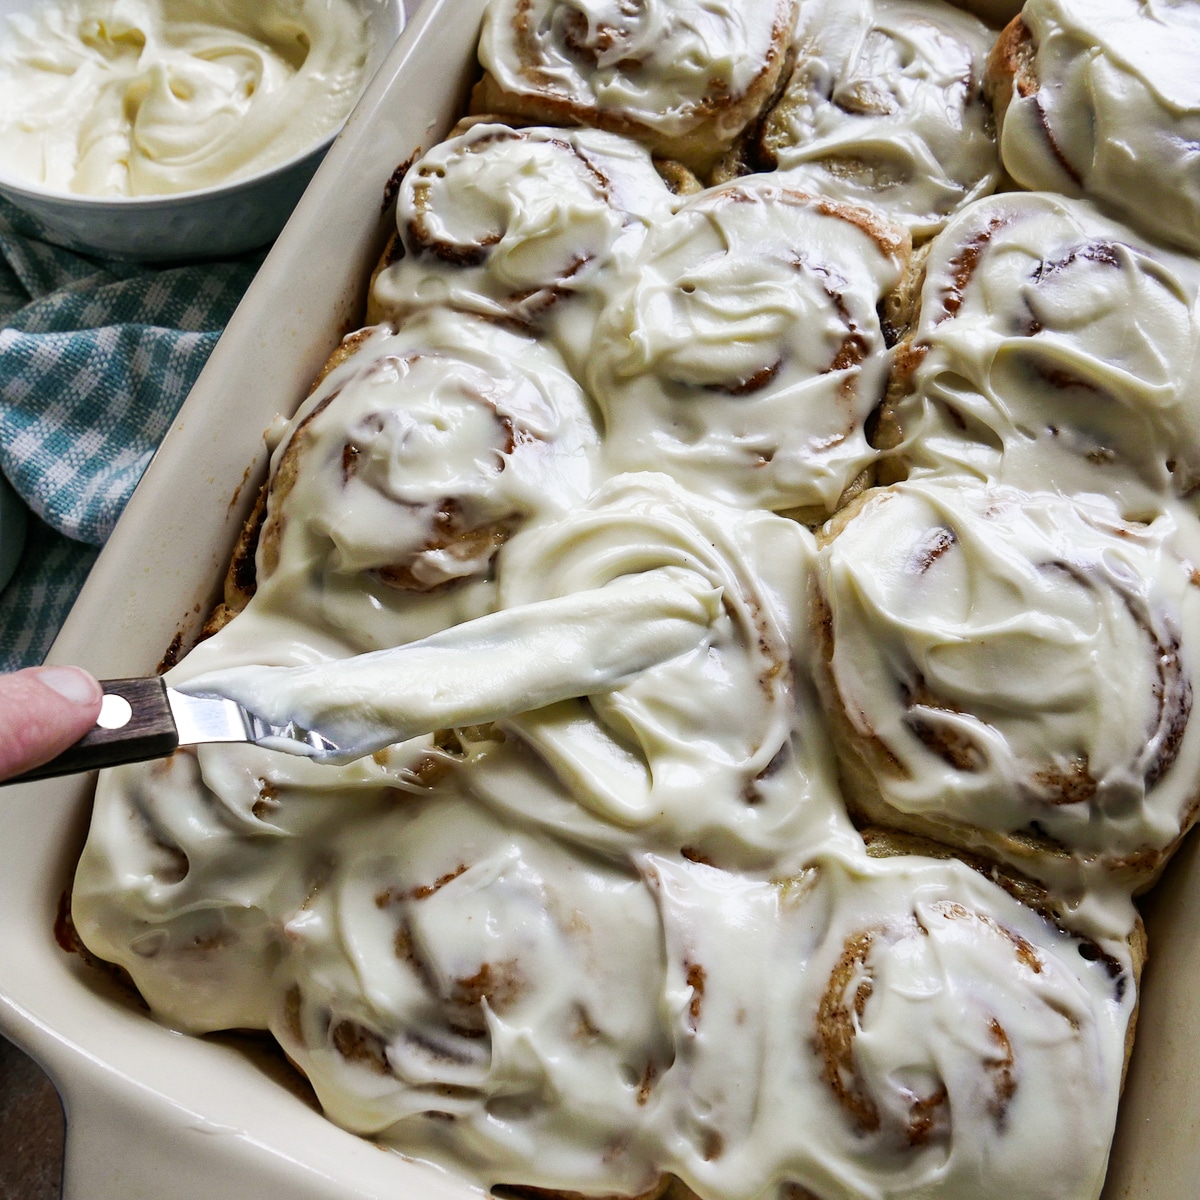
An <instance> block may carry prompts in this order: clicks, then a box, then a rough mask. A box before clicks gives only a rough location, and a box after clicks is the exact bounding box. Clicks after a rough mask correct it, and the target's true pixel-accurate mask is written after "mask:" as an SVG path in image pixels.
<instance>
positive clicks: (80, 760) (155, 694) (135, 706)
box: [5, 678, 179, 783]
mask: <svg viewBox="0 0 1200 1200" xmlns="http://www.w3.org/2000/svg"><path fill="white" fill-rule="evenodd" d="M100 686H101V687H102V688H103V689H104V708H103V709H102V710H101V712H100V721H99V723H97V725H96V727H95V728H94V729H93V730H92V731H91V732H90V733H87V734H85V735H84V736H83V737H82V738H80V739H79V741H77V742H76V743H75V745H73V746H72V747H71V748H70V749H69V750H64V751H63V752H62V753H61V754H60V755H58V757H57V758H52V759H51V760H50V761H49V762H47V763H43V764H42V765H41V766H40V767H34V769H33V770H32V771H26V772H25V773H24V774H23V775H16V776H14V777H13V778H12V779H8V780H6V781H5V782H6V783H26V782H28V781H30V780H33V779H50V778H52V777H53V776H55V775H74V774H76V773H78V772H80V771H94V770H96V769H97V768H98V767H115V766H118V765H120V764H121V763H132V762H142V761H144V760H145V759H148V758H161V757H163V756H164V755H167V754H170V753H171V752H172V751H173V750H175V749H176V747H178V745H179V734H178V733H177V732H176V729H175V720H174V718H173V717H172V716H171V706H170V704H169V703H168V702H167V685H166V684H165V683H163V681H162V680H161V679H157V678H150V679H104V680H101V681H100ZM110 697H111V699H110Z"/></svg>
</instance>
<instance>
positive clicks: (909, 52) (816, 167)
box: [759, 0, 1000, 238]
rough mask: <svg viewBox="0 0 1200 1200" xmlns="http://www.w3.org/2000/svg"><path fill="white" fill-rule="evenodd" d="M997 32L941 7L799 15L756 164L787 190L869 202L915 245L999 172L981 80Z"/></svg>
mask: <svg viewBox="0 0 1200 1200" xmlns="http://www.w3.org/2000/svg"><path fill="white" fill-rule="evenodd" d="M994 40H995V35H994V34H993V33H992V32H991V31H990V30H989V29H987V27H986V26H984V25H983V24H982V23H981V22H979V21H978V20H976V19H975V18H973V17H971V16H968V15H967V14H966V13H963V12H960V11H959V10H957V9H954V8H952V7H950V5H949V4H945V3H941V2H940V0H854V2H853V3H851V4H846V3H845V0H824V2H817V3H813V4H807V5H805V6H803V7H802V8H801V15H800V25H799V28H798V30H797V35H796V48H797V61H796V67H795V70H794V71H793V73H792V76H791V79H790V80H789V81H788V83H787V86H786V87H785V88H784V91H783V94H782V96H781V97H780V99H779V101H778V102H777V103H776V105H775V107H774V108H772V109H771V111H770V113H769V114H768V115H767V117H766V120H765V121H764V123H763V127H762V131H761V134H760V147H759V156H760V157H761V160H762V162H763V164H764V165H767V166H769V167H771V168H774V169H776V170H778V171H779V172H780V174H781V177H782V179H783V180H784V181H785V182H786V183H787V184H788V186H794V187H797V188H799V189H801V190H802V191H806V192H813V193H816V194H819V195H823V196H831V197H834V198H836V199H838V200H844V201H847V202H849V203H853V204H871V205H874V206H875V207H877V208H879V209H881V210H882V211H883V212H884V213H886V214H887V216H888V217H890V218H891V219H892V220H894V221H898V222H900V223H901V224H903V225H905V226H907V228H908V229H909V230H910V231H911V232H912V234H913V236H914V237H915V238H924V237H929V236H930V235H932V234H934V233H936V232H937V231H938V230H939V229H940V228H941V227H942V226H943V225H944V224H945V222H946V220H947V218H948V217H949V216H951V215H952V214H953V213H954V212H956V211H958V209H960V208H962V207H963V206H964V205H966V204H969V203H970V202H971V201H972V200H976V199H978V198H979V197H980V196H984V195H986V194H987V193H988V192H990V191H991V190H992V189H993V188H994V187H995V186H996V182H997V179H998V176H999V173H1000V164H999V158H998V155H997V151H996V139H995V134H994V124H993V119H992V114H991V109H990V107H989V105H988V104H987V102H986V101H985V99H984V96H983V72H984V64H985V62H986V59H987V55H988V51H989V50H990V49H991V46H992V43H993V41H994Z"/></svg>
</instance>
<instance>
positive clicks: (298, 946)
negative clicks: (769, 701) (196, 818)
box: [271, 796, 670, 1196]
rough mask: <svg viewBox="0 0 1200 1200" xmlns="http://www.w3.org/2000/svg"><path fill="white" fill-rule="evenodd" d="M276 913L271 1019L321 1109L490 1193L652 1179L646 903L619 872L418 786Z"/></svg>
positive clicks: (656, 961)
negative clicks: (444, 1162) (299, 901)
mask: <svg viewBox="0 0 1200 1200" xmlns="http://www.w3.org/2000/svg"><path fill="white" fill-rule="evenodd" d="M329 853H330V858H331V861H332V864H333V865H332V868H331V870H330V872H329V875H328V878H327V879H326V881H325V882H324V883H323V884H322V886H321V887H320V888H318V889H317V890H316V892H315V894H314V895H313V897H312V898H311V900H310V902H309V904H308V906H307V907H306V908H305V910H304V911H303V912H297V913H296V914H295V915H294V916H292V917H290V918H285V919H284V924H283V933H284V938H285V946H286V951H285V955H284V958H283V961H282V963H281V965H280V968H279V970H278V972H277V974H276V986H275V1001H274V1007H273V1012H272V1017H271V1028H272V1031H273V1032H274V1033H275V1036H276V1037H277V1038H278V1039H279V1041H280V1043H281V1044H282V1045H283V1047H284V1048H285V1050H286V1051H287V1053H288V1055H289V1057H290V1058H292V1059H293V1060H294V1061H295V1062H296V1064H297V1065H298V1066H299V1067H300V1068H301V1070H303V1071H304V1073H305V1074H306V1075H307V1076H308V1078H309V1080H310V1082H311V1083H312V1085H313V1087H314V1088H315V1089H316V1092H317V1095H318V1097H319V1099H320V1101H321V1103H322V1106H323V1107H324V1109H325V1112H326V1113H327V1114H328V1115H329V1116H330V1117H332V1118H333V1119H334V1120H335V1121H337V1122H338V1123H339V1124H341V1125H343V1126H345V1127H346V1128H348V1129H351V1130H353V1131H356V1132H359V1133H370V1134H372V1135H374V1137H375V1139H376V1140H377V1141H379V1142H381V1143H382V1144H384V1145H388V1146H392V1147H395V1148H397V1149H400V1150H403V1151H404V1152H405V1153H406V1154H410V1155H418V1156H420V1157H426V1158H435V1159H436V1158H441V1157H445V1156H446V1155H447V1154H452V1155H453V1157H454V1158H455V1159H456V1160H457V1161H458V1163H459V1164H460V1169H462V1170H465V1171H466V1172H467V1173H468V1174H469V1175H471V1176H472V1177H474V1179H475V1180H476V1181H477V1182H478V1183H479V1184H480V1185H481V1186H483V1187H489V1186H494V1185H496V1184H518V1185H524V1186H526V1187H529V1186H532V1187H537V1188H554V1189H568V1190H569V1191H570V1192H571V1193H577V1192H578V1191H579V1190H580V1189H582V1190H583V1191H584V1192H586V1193H588V1194H601V1195H602V1194H605V1193H618V1194H620V1195H626V1196H637V1195H640V1194H642V1193H646V1192H649V1191H651V1190H652V1189H653V1191H655V1192H657V1191H658V1190H659V1188H658V1186H657V1185H658V1184H659V1183H660V1180H661V1172H660V1171H659V1169H658V1167H657V1164H656V1161H655V1160H656V1157H657V1156H656V1154H655V1152H654V1147H653V1142H652V1141H651V1140H650V1139H648V1138H645V1137H643V1136H640V1134H639V1126H640V1125H641V1124H642V1122H643V1120H644V1113H645V1111H646V1102H647V1098H648V1096H649V1092H650V1089H651V1087H652V1082H653V1081H654V1080H655V1079H656V1078H658V1077H659V1076H660V1075H661V1074H662V1073H663V1071H664V1070H665V1068H666V1067H667V1066H668V1065H669V1061H670V1060H669V1054H670V1041H669V1038H668V1036H667V1034H666V1031H665V1030H664V1028H663V1026H662V1022H661V1019H660V1017H659V1009H658V999H659V997H660V995H661V991H662V978H663V963H662V948H661V932H660V929H659V923H658V913H657V910H656V907H655V904H654V901H653V899H652V897H651V895H650V894H649V892H648V890H647V888H646V886H645V885H644V884H643V883H642V882H641V881H640V880H639V878H638V876H637V873H636V872H635V871H633V870H632V869H630V868H629V867H621V866H619V865H614V864H611V863H606V862H604V861H602V860H600V859H598V858H594V857H589V856H580V855H576V854H574V853H572V852H571V851H570V850H569V849H566V848H564V847H563V846H562V845H561V844H560V843H558V842H557V841H556V840H554V839H553V838H551V837H547V836H545V835H542V834H538V833H534V832H530V831H528V830H524V831H521V830H517V829H515V828H511V827H507V826H505V825H503V824H500V823H498V822H496V821H495V820H494V819H493V818H491V817H490V816H489V815H488V814H487V813H486V812H484V811H482V810H481V809H480V808H479V807H478V806H477V805H475V804H473V803H472V802H470V800H469V799H468V798H466V797H462V798H457V797H453V796H447V797H444V798H437V799H432V798H431V799H429V800H424V801H421V800H418V801H414V802H412V803H409V804H406V805H404V806H402V807H400V808H396V809H394V810H393V811H392V812H391V813H390V814H389V815H388V816H386V817H385V818H383V819H381V820H377V821H374V822H371V823H369V824H364V825H359V826H357V827H351V828H349V829H347V830H345V831H343V832H342V833H340V834H339V835H338V836H336V837H335V838H334V839H333V840H332V841H331V843H330V846H329Z"/></svg>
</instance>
